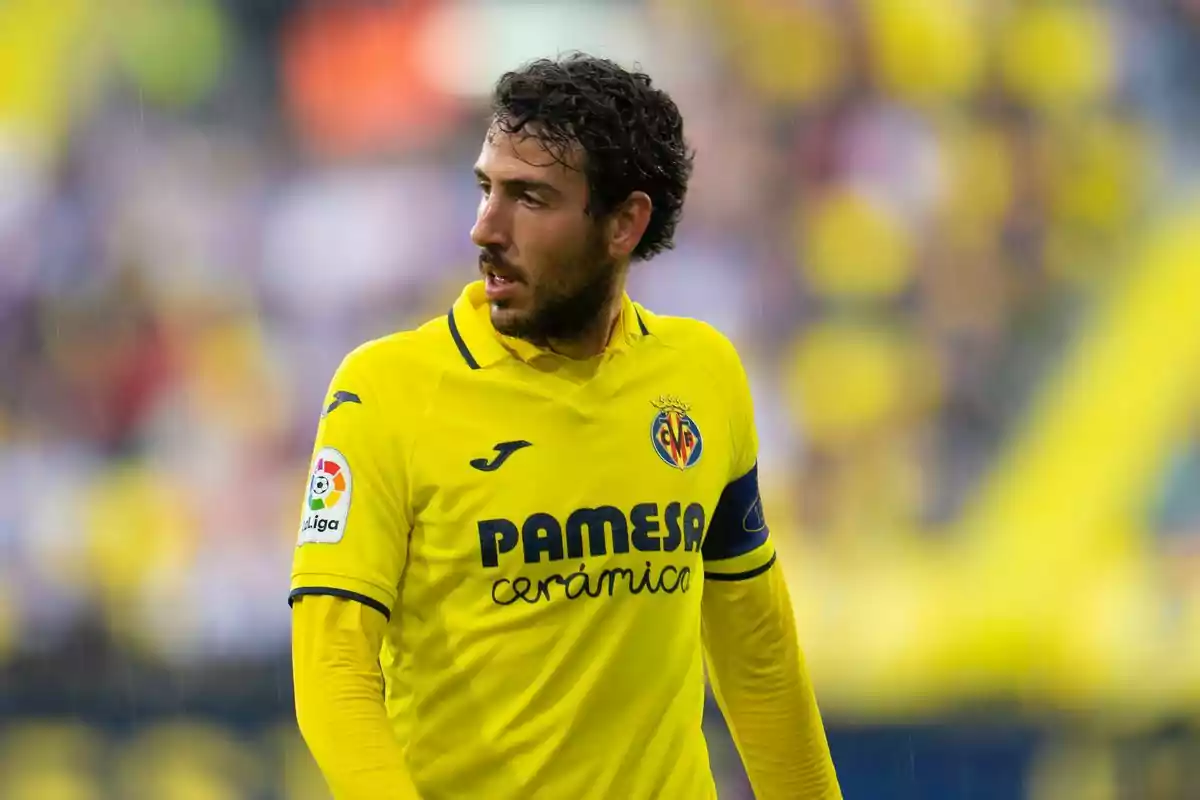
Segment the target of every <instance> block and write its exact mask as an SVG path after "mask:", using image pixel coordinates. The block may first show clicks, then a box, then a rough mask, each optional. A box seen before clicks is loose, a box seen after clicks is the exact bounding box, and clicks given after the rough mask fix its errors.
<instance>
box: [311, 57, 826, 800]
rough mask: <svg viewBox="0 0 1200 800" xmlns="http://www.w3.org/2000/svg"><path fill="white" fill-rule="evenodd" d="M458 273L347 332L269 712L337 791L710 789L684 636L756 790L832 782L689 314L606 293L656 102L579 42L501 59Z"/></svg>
mask: <svg viewBox="0 0 1200 800" xmlns="http://www.w3.org/2000/svg"><path fill="white" fill-rule="evenodd" d="M493 112H494V115H493V118H492V123H491V126H490V128H489V130H488V132H487V135H486V137H485V141H484V144H483V148H482V151H481V153H480V156H479V160H478V162H477V163H476V165H475V174H476V176H477V178H478V181H479V187H480V191H481V199H480V203H479V211H478V218H477V220H476V223H475V227H474V229H473V230H472V231H471V238H472V240H473V241H474V242H475V244H476V245H478V246H479V248H480V260H479V264H480V269H481V271H482V273H483V279H482V280H481V281H479V282H477V283H473V284H471V285H469V286H467V287H466V289H465V290H464V291H463V293H462V295H461V297H460V298H459V299H458V301H457V302H456V303H455V304H454V307H453V308H452V310H451V311H450V313H449V314H448V315H447V316H444V317H441V318H439V319H436V320H434V321H432V322H429V323H427V324H425V325H424V326H422V327H420V328H419V329H417V330H415V331H409V332H404V333H399V334H396V335H393V336H390V337H387V338H384V339H381V340H378V341H375V342H371V343H368V344H366V345H363V346H362V347H360V348H358V349H357V350H355V351H354V352H352V353H351V354H350V355H349V356H348V357H347V358H346V359H345V361H344V362H343V363H342V365H341V366H340V368H339V369H338V371H337V373H336V375H335V376H334V378H333V381H332V383H331V385H330V390H329V396H328V398H327V400H326V409H325V414H324V415H323V417H322V420H321V423H320V426H319V428H318V431H317V441H316V446H315V455H314V459H313V468H312V474H311V477H310V482H309V490H308V494H307V497H306V500H305V505H304V516H303V520H302V522H301V531H300V545H299V547H298V549H297V551H296V555H295V566H294V570H293V574H292V591H291V596H290V601H291V603H292V607H293V624H294V632H293V664H294V670H295V682H296V710H297V716H298V719H299V722H300V729H301V731H302V732H303V734H304V737H305V740H306V741H307V743H308V746H309V748H310V749H311V750H312V752H313V755H314V756H315V757H316V760H317V763H318V765H319V766H320V767H321V769H322V771H323V772H324V774H325V776H326V778H327V780H328V782H329V784H330V786H331V787H332V788H333V791H334V794H335V796H336V797H338V798H339V799H341V798H345V799H346V800H358V799H359V798H363V799H364V800H365V799H366V798H371V800H375V799H376V798H392V797H395V798H417V797H419V798H423V799H424V800H441V798H480V799H481V800H483V799H486V800H507V799H508V798H512V799H513V800H517V799H518V798H520V800H525V799H526V798H549V799H550V800H560V799H563V800H565V798H572V799H573V800H574V799H575V798H597V800H600V799H604V800H609V799H611V800H640V799H641V798H647V799H648V798H669V799H672V800H673V799H674V798H682V799H686V800H696V799H698V798H712V797H715V796H716V790H715V787H714V782H713V778H712V776H711V772H710V769H709V763H708V755H707V751H706V748H705V742H704V737H703V734H702V732H701V718H702V713H703V706H704V663H705V660H704V655H705V654H707V663H708V667H709V671H710V673H711V677H712V681H713V684H714V688H715V690H716V694H717V697H718V699H719V701H720V703H721V706H722V708H723V709H724V712H725V716H726V718H727V719H728V721H729V724H730V728H731V730H732V733H733V736H734V739H735V741H736V742H737V744H738V747H739V750H740V752H741V755H742V758H743V760H744V762H745V765H746V768H747V772H748V773H749V776H750V780H751V782H752V784H753V786H754V789H755V792H756V793H757V796H758V797H760V798H768V799H770V798H789V799H791V798H835V797H839V796H840V794H839V789H838V785H837V779H836V777H835V774H834V769H833V765H832V762H831V760H830V756H829V750H828V746H827V744H826V741H825V735H824V731H823V728H822V724H821V719H820V714H819V712H818V709H817V705H816V702H815V700H814V697H813V692H812V688H811V686H810V684H809V681H808V678H807V675H806V672H805V668H804V664H803V660H802V656H801V652H800V648H799V646H798V644H797V637H796V630H795V625H794V623H793V618H792V612H791V607H790V603H789V599H788V594H787V589H786V587H785V585H784V580H783V575H782V571H781V570H780V569H779V568H777V567H776V566H775V552H774V549H773V546H772V544H771V540H770V538H769V537H768V534H767V527H766V523H765V521H764V519H763V516H762V507H761V504H760V501H759V494H758V486H757V467H756V451H757V440H756V435H755V431H754V426H753V412H752V409H751V400H750V393H749V389H748V386H747V382H746V378H745V374H744V372H743V370H742V368H741V365H740V362H739V360H738V357H737V354H736V353H735V351H734V349H733V347H732V346H731V345H730V344H729V342H728V341H727V340H726V339H724V338H723V337H722V336H721V335H720V334H719V333H717V332H716V331H715V330H713V329H712V328H711V327H708V326H707V325H704V324H702V323H700V322H695V321H692V320H686V319H674V318H667V317H660V316H657V315H655V314H652V313H650V312H649V311H647V310H646V309H644V308H642V307H641V306H639V305H637V304H635V303H634V302H632V301H631V300H630V299H629V298H628V297H627V296H626V294H625V292H624V284H625V277H626V274H627V272H628V270H629V267H630V263H631V261H635V260H647V259H649V258H650V257H652V256H653V255H655V254H656V253H658V252H660V251H662V250H664V249H666V248H669V247H670V246H671V239H672V235H673V233H674V230H675V225H676V222H677V220H678V218H679V215H680V211H681V208H682V205H683V199H684V194H685V192H686V189H687V181H688V177H689V174H690V172H691V163H692V157H691V154H690V153H689V152H688V149H687V147H686V144H685V142H684V138H683V122H682V120H681V118H680V115H679V111H678V109H677V108H676V107H675V104H674V103H673V102H672V101H671V99H670V98H669V97H668V96H667V95H666V94H665V93H663V92H662V91H660V90H658V89H656V88H654V87H653V86H652V85H651V82H650V79H649V78H648V77H647V76H645V75H643V74H637V73H630V72H626V71H625V70H623V69H621V68H620V67H618V66H617V65H615V64H613V63H611V62H609V61H605V60H601V59H596V58H591V57H587V56H580V55H577V56H573V57H569V58H566V59H563V60H560V61H537V62H534V63H532V64H530V65H528V66H526V67H525V68H524V69H522V70H520V71H517V72H511V73H508V74H506V75H504V76H503V77H502V78H501V79H500V80H499V82H498V84H497V86H496V88H495V92H494V97H493Z"/></svg>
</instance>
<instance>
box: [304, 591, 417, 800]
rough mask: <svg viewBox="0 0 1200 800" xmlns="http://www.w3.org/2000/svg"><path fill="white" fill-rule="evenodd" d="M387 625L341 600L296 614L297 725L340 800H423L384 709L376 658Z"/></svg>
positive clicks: (308, 600) (311, 600) (307, 603)
mask: <svg viewBox="0 0 1200 800" xmlns="http://www.w3.org/2000/svg"><path fill="white" fill-rule="evenodd" d="M386 624H387V623H386V621H385V620H384V619H383V617H381V616H379V615H378V614H376V613H374V612H373V611H370V610H368V609H367V607H366V606H364V605H362V604H360V603H355V602H350V601H346V600H344V599H341V598H338V597H311V596H310V597H302V598H300V599H299V600H298V601H297V602H296V603H295V604H294V605H293V606H292V674H293V678H294V680H295V685H296V721H297V722H298V723H299V726H300V732H301V734H302V735H303V736H304V741H305V744H307V745H308V749H309V750H310V751H311V752H312V754H313V758H314V759H315V760H316V762H317V766H318V767H320V769H321V773H322V774H323V775H324V776H325V780H326V782H327V783H328V784H329V787H330V789H331V790H332V791H333V795H334V797H336V798H337V799H338V800H359V798H361V800H368V799H369V800H375V798H384V797H388V798H401V799H405V800H407V799H408V798H412V800H416V798H417V790H416V788H415V787H414V785H413V783H412V778H411V776H410V775H409V773H408V770H407V767H406V765H405V759H404V749H403V748H402V746H401V744H400V742H399V741H398V740H397V739H396V737H395V735H394V734H393V732H392V727H391V725H390V724H389V722H388V718H387V712H386V710H385V709H384V704H383V699H382V697H383V676H382V675H381V674H380V670H379V662H378V660H377V655H378V653H379V647H380V643H381V641H382V639H383V632H384V627H385V626H386Z"/></svg>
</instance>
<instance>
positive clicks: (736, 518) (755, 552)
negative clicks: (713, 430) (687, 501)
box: [701, 342, 775, 582]
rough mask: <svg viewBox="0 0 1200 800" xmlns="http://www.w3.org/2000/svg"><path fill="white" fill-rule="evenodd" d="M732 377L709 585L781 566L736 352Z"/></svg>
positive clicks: (707, 551)
mask: <svg viewBox="0 0 1200 800" xmlns="http://www.w3.org/2000/svg"><path fill="white" fill-rule="evenodd" d="M723 344H724V345H725V348H726V349H727V350H728V351H729V353H728V355H729V356H730V358H729V361H728V364H729V366H728V371H729V373H730V375H729V376H728V377H727V380H728V381H729V384H730V385H731V386H732V387H733V392H732V397H731V399H730V427H731V429H732V430H731V438H732V442H733V445H732V448H731V450H732V453H731V459H730V470H729V482H728V483H727V484H726V486H725V489H724V491H723V492H722V493H721V497H720V499H719V500H718V501H717V507H716V509H715V510H714V511H713V518H712V522H711V523H710V524H709V527H708V532H707V534H706V535H705V537H704V546H703V547H702V549H701V554H702V555H703V557H704V578H705V580H707V581H724V582H729V581H741V580H747V579H749V578H753V577H755V576H756V575H761V574H762V573H764V572H766V571H767V570H768V569H770V568H771V565H773V564H774V563H775V547H774V545H773V544H772V543H771V538H770V535H769V531H768V530H767V522H766V518H765V517H764V516H763V507H762V499H761V498H760V496H759V490H758V463H757V461H758V433H757V432H756V431H755V429H754V405H753V401H752V400H751V397H750V387H749V383H748V381H747V379H746V372H745V370H744V369H743V368H742V365H741V361H740V360H739V359H738V357H737V353H736V352H733V346H732V345H730V344H729V343H728V342H723Z"/></svg>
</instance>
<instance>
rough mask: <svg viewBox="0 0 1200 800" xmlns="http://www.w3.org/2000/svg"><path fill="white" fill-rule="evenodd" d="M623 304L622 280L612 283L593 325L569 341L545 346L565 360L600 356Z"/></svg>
mask: <svg viewBox="0 0 1200 800" xmlns="http://www.w3.org/2000/svg"><path fill="white" fill-rule="evenodd" d="M624 302H625V281H624V279H623V278H622V279H620V280H616V281H613V291H612V295H611V296H610V297H609V298H608V302H606V303H605V305H604V310H603V311H602V312H601V313H600V314H598V315H597V316H596V321H595V323H594V324H592V325H590V326H588V328H587V329H586V330H585V331H584V332H583V333H581V334H580V335H579V336H574V337H572V338H570V339H551V340H549V341H548V342H546V344H547V345H548V346H549V348H550V349H551V350H553V351H554V352H556V353H558V354H559V355H563V356H566V357H567V358H574V359H585V358H591V357H593V356H597V355H600V354H601V353H603V352H604V348H606V347H607V346H608V342H609V340H610V339H611V338H612V334H613V330H614V329H615V328H616V327H617V322H618V320H620V318H621V309H622V307H623V306H624Z"/></svg>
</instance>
